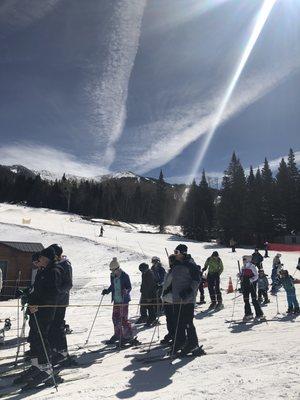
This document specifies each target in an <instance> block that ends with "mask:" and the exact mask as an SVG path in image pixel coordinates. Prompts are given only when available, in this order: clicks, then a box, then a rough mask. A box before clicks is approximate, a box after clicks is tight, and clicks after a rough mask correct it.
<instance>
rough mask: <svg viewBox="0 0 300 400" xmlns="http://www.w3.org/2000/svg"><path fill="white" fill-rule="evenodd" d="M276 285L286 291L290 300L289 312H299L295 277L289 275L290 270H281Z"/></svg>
mask: <svg viewBox="0 0 300 400" xmlns="http://www.w3.org/2000/svg"><path fill="white" fill-rule="evenodd" d="M276 286H278V287H281V286H282V287H283V288H284V290H285V291H286V298H287V302H288V309H287V313H288V314H291V313H294V314H299V312H300V309H299V303H298V300H297V296H296V290H295V286H294V278H293V277H292V276H291V275H289V271H287V270H281V271H280V273H279V276H278V277H277V279H276Z"/></svg>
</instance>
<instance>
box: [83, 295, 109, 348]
mask: <svg viewBox="0 0 300 400" xmlns="http://www.w3.org/2000/svg"><path fill="white" fill-rule="evenodd" d="M103 297H104V294H103V295H102V296H101V299H100V302H99V305H98V308H97V311H96V314H95V317H94V320H93V322H92V325H91V328H90V330H89V333H88V336H87V338H86V341H85V343H84V345H83V347H84V346H86V345H87V344H88V342H89V339H90V336H91V333H92V330H93V328H94V325H95V322H96V318H97V315H98V313H99V310H100V307H101V304H102V300H103Z"/></svg>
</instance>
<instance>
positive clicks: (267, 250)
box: [264, 242, 269, 258]
mask: <svg viewBox="0 0 300 400" xmlns="http://www.w3.org/2000/svg"><path fill="white" fill-rule="evenodd" d="M264 247H265V255H264V258H269V242H265V243H264Z"/></svg>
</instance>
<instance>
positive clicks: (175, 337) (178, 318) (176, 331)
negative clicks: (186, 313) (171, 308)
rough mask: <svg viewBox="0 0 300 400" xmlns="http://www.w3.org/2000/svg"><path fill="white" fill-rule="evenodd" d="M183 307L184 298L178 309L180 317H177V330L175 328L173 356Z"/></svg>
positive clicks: (172, 355)
mask: <svg viewBox="0 0 300 400" xmlns="http://www.w3.org/2000/svg"><path fill="white" fill-rule="evenodd" d="M181 307H182V299H181V300H180V305H179V311H178V317H177V322H176V330H175V336H174V343H173V347H172V353H171V358H172V357H174V351H175V345H176V340H177V333H178V325H179V320H180V314H181Z"/></svg>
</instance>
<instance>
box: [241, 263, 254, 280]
mask: <svg viewBox="0 0 300 400" xmlns="http://www.w3.org/2000/svg"><path fill="white" fill-rule="evenodd" d="M239 275H240V278H241V280H242V281H243V280H245V281H248V280H249V282H250V283H254V282H256V281H257V279H258V272H257V268H256V267H255V265H254V264H252V263H251V262H250V261H248V262H247V263H246V264H245V265H244V266H243V267H242V269H241V273H240V274H239Z"/></svg>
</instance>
